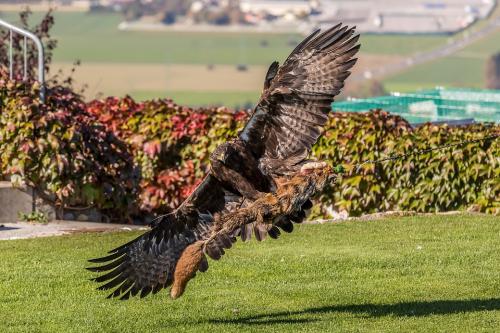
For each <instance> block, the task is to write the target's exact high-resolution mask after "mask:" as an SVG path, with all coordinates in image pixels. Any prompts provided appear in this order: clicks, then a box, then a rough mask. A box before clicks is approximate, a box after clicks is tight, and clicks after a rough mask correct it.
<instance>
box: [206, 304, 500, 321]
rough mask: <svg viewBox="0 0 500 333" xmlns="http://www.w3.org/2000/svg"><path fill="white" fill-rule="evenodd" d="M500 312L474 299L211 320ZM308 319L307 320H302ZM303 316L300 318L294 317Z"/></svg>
mask: <svg viewBox="0 0 500 333" xmlns="http://www.w3.org/2000/svg"><path fill="white" fill-rule="evenodd" d="M492 310H500V298H492V299H485V300H482V299H471V300H438V301H420V302H402V303H395V304H353V305H331V306H322V307H312V308H307V309H304V310H298V311H290V312H274V313H265V314H258V315H254V316H246V317H239V318H233V319H211V320H209V322H210V323H212V324H237V325H241V324H243V325H270V324H278V323H283V324H304V323H310V322H315V321H320V320H321V316H322V315H327V314H334V313H351V314H357V315H360V316H362V317H384V316H397V317H425V316H430V315H447V314H454V313H465V312H478V311H492ZM300 316H304V317H305V318H300ZM294 317H299V318H294Z"/></svg>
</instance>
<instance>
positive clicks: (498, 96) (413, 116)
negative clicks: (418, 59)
mask: <svg viewBox="0 0 500 333" xmlns="http://www.w3.org/2000/svg"><path fill="white" fill-rule="evenodd" d="M372 109H384V110H386V111H389V112H391V113H395V114H398V115H400V116H402V117H404V118H405V119H406V120H408V121H409V122H410V123H414V124H416V123H424V122H428V121H433V122H434V121H456V120H465V119H474V120H475V121H477V122H500V90H474V89H441V88H440V89H435V90H423V91H419V92H416V93H393V94H392V95H391V96H381V97H374V98H367V99H352V100H348V101H344V102H336V103H334V104H333V110H334V111H338V112H366V111H369V110H372Z"/></svg>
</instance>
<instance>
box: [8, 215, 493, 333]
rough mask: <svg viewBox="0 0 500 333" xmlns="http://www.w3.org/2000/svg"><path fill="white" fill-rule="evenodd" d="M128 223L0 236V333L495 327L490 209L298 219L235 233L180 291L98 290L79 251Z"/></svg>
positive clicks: (105, 242)
mask: <svg viewBox="0 0 500 333" xmlns="http://www.w3.org/2000/svg"><path fill="white" fill-rule="evenodd" d="M136 235H137V234H136V233H128V232H126V233H115V234H101V235H95V234H92V235H90V234H83V235H82V234H81V235H74V236H67V237H57V238H44V239H35V240H18V241H4V242H0V253H2V265H0V331H1V332H14V331H15V332H33V331H37V332H54V331H59V332H102V331H116V332H144V331H150V332H151V331H158V332H160V331H161V332H170V331H172V332H173V331H175V332H201V331H216V332H236V331H237V332H247V331H252V332H257V331H265V332H292V331H296V332H333V331H336V332H338V331H341V332H346V331H351V332H352V331H355V332H409V331H411V332H458V331H460V332H472V331H473V332H495V331H496V330H497V329H498V327H499V326H500V295H499V293H498V292H499V290H500V257H499V256H498V252H499V250H500V237H499V236H500V224H499V223H498V217H478V216H449V217H436V216H434V217H419V218H416V217H415V218H397V219H396V218H394V219H387V220H381V221H377V222H349V223H341V224H329V225H304V226H298V228H297V230H296V231H294V233H293V234H290V235H284V236H283V237H282V238H280V239H279V240H277V241H274V240H272V241H271V240H270V241H266V242H264V243H256V242H253V241H252V242H251V243H246V244H242V243H241V242H240V243H238V244H237V245H236V247H235V248H233V249H231V250H230V251H228V253H227V254H226V256H224V258H223V259H222V260H221V261H220V262H216V263H215V262H212V261H211V262H210V269H209V270H208V272H207V273H204V274H199V275H198V276H197V277H196V279H195V280H193V281H192V282H191V284H190V285H189V287H188V290H187V293H186V294H185V295H184V296H183V297H182V298H181V299H179V300H177V301H175V302H174V301H171V300H170V299H169V298H168V295H167V293H166V292H162V293H160V294H158V295H155V296H153V297H148V298H146V299H144V300H139V299H133V300H130V301H127V302H121V301H111V300H106V299H105V298H104V296H106V294H104V293H102V292H98V291H96V290H94V288H95V285H94V284H93V283H91V282H90V281H88V278H90V277H91V276H92V275H91V273H89V272H87V271H84V270H83V267H84V266H86V265H87V263H86V262H85V260H84V258H91V257H96V256H99V255H102V254H103V253H104V251H105V250H107V249H110V248H112V247H114V246H117V245H119V244H121V243H122V242H125V241H127V240H130V239H131V238H133V237H134V236H136Z"/></svg>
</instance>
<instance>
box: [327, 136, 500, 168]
mask: <svg viewBox="0 0 500 333" xmlns="http://www.w3.org/2000/svg"><path fill="white" fill-rule="evenodd" d="M499 137H500V134H494V135H489V136H486V137H484V138H481V139H475V140H466V141H461V142H456V143H451V144H447V145H442V146H438V147H434V148H428V149H423V150H414V151H412V152H409V153H406V154H400V155H392V156H389V157H385V158H381V159H378V160H366V161H363V162H361V163H359V164H356V165H354V166H353V168H355V170H356V171H355V173H359V171H360V170H361V168H362V167H363V166H365V165H366V164H380V163H385V162H389V161H396V160H402V159H404V158H407V157H409V156H418V155H423V154H426V153H430V152H434V151H439V150H445V149H449V148H453V147H460V146H465V145H468V144H471V143H479V142H486V141H493V140H496V139H498V138H499ZM334 171H335V173H337V174H344V173H345V172H346V168H345V167H344V166H343V165H337V166H336V167H335V168H334Z"/></svg>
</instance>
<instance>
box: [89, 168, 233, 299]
mask: <svg viewBox="0 0 500 333" xmlns="http://www.w3.org/2000/svg"><path fill="white" fill-rule="evenodd" d="M228 195H229V196H230V195H233V196H235V195H234V194H231V193H228V192H227V191H226V190H224V189H223V188H222V186H221V184H220V183H219V181H218V180H217V179H216V178H215V177H213V176H212V175H208V176H207V177H206V178H205V179H204V180H203V182H202V183H201V184H200V185H199V186H198V187H197V188H196V190H195V191H194V192H193V194H191V195H190V196H189V198H187V199H186V200H185V201H184V202H183V204H182V205H181V206H180V207H179V208H178V209H177V210H176V211H174V212H173V213H172V214H170V215H167V216H165V217H164V218H162V219H161V221H160V222H159V223H158V224H156V226H155V227H154V228H153V229H151V230H150V231H148V232H146V233H145V234H143V235H141V236H140V237H138V238H136V239H134V240H132V241H131V242H129V243H127V244H124V245H122V246H120V247H118V248H116V249H114V250H111V251H110V252H109V255H108V256H106V257H103V258H98V259H92V260H90V262H92V263H98V264H102V265H101V266H98V267H90V268H88V269H89V270H90V271H93V272H100V273H102V272H106V273H105V274H104V275H101V276H99V277H97V278H95V279H93V280H94V281H96V282H106V283H105V284H104V285H102V286H101V287H99V289H101V290H108V289H114V290H113V292H112V293H111V294H110V295H109V297H121V298H122V299H128V298H129V297H130V296H135V295H137V294H140V296H141V297H144V296H146V295H148V294H149V293H151V292H153V293H156V292H158V291H160V290H161V289H163V288H165V287H168V286H170V285H171V284H172V282H173V278H174V271H175V265H176V263H177V261H178V260H179V257H180V256H181V254H182V252H183V251H184V249H185V248H186V247H187V246H188V245H190V244H192V243H194V242H195V241H197V240H200V239H203V237H204V235H205V234H206V233H207V232H208V230H210V228H211V225H212V223H213V215H214V214H216V213H219V212H222V211H223V210H224V209H225V208H226V207H227V205H228V202H227V201H231V199H229V200H228ZM235 199H237V196H235ZM207 265H208V264H207V263H204V265H200V270H205V269H206V268H208V266H207Z"/></svg>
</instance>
